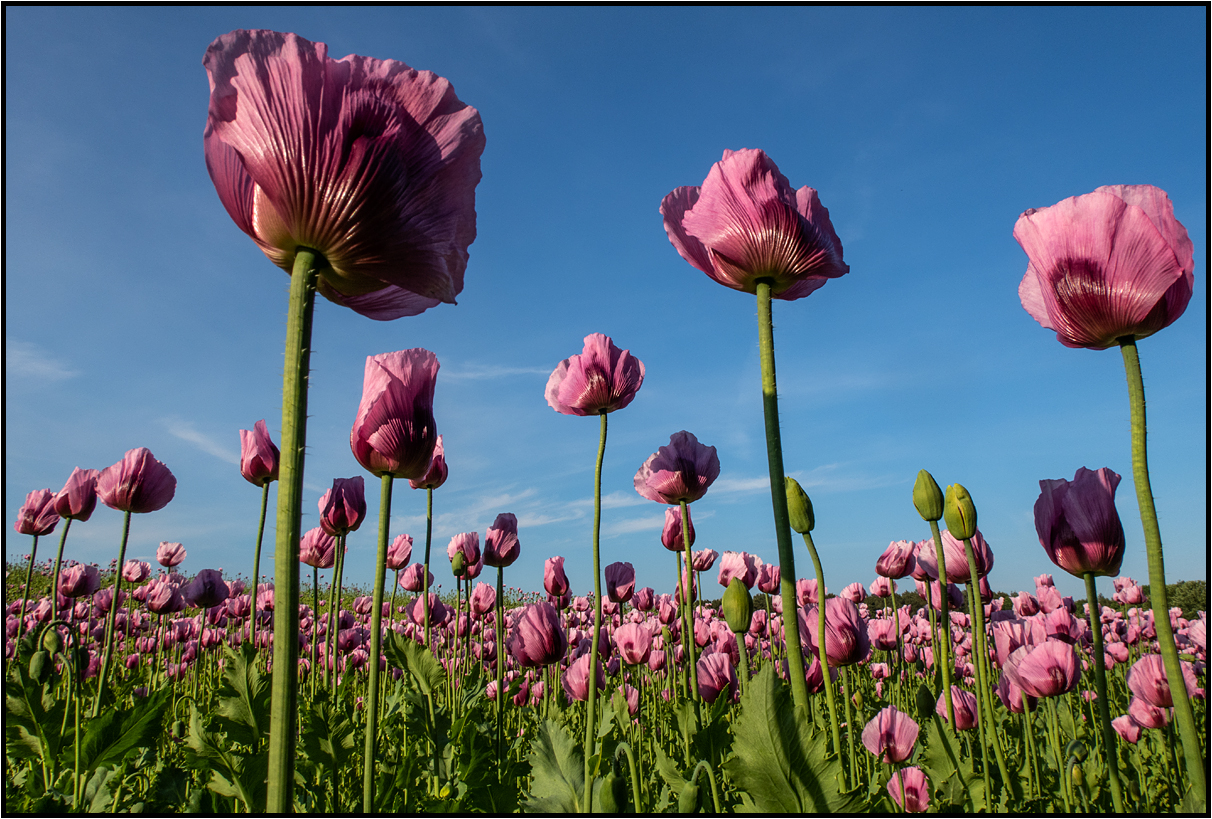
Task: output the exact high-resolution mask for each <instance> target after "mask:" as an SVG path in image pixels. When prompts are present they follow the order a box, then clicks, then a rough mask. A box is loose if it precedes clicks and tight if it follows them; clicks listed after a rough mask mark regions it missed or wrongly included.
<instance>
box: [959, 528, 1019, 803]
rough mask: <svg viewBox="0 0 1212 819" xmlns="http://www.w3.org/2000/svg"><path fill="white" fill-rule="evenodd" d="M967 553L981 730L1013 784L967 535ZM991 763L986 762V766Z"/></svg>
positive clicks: (1005, 780)
mask: <svg viewBox="0 0 1212 819" xmlns="http://www.w3.org/2000/svg"><path fill="white" fill-rule="evenodd" d="M964 556H965V557H967V558H968V577H969V581H968V613H969V616H970V617H971V618H972V623H973V626H972V631H973V635H974V636H975V638H976V639H975V640H974V642H975V644H976V645H974V646H973V653H974V654H975V659H976V673H977V680H978V681H979V683H978V690H977V692H976V694H977V704H978V707H980V708H983V709H984V711H985V716H986V717H987V718H988V720H989V721H988V723H987V724H986V723H984V722H983V721H982V723H981V732H982V733H983V734H984V735H986V736H988V737H989V738H990V740H991V741H990V742H988V743H987V744H986V746H985V747H986V748H987V747H988V746H989V745H992V746H993V755H994V757H995V758H996V760H997V771H998V773H999V774H1001V777H1002V787H1003V788H1009V787H1010V774H1009V773H1008V772H1007V770H1006V755H1005V752H1004V751H1002V740H1001V737H1000V736H998V734H999V731H998V730H997V727H996V726H995V725H994V724H993V692H992V689H991V687H990V684H989V677H990V674H989V649H988V648H987V647H986V643H985V639H986V634H985V601H984V600H982V599H981V586H980V578H979V577H978V576H977V573H976V553H975V552H973V551H972V539H971V538H964ZM987 766H988V763H987V762H986V767H987Z"/></svg>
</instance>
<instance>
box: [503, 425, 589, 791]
mask: <svg viewBox="0 0 1212 819" xmlns="http://www.w3.org/2000/svg"><path fill="white" fill-rule="evenodd" d="M601 418H602V426H601V431H600V433H599V434H598V463H597V466H596V467H595V468H594V472H593V646H592V647H590V649H589V683H588V685H589V693H588V697H587V698H586V700H585V805H584V807H583V808H582V811H583V812H584V813H592V812H593V774H592V772H591V771H590V769H589V758H590V757H591V756H593V749H594V745H595V737H596V735H597V732H598V724H597V719H596V715H597V711H596V708H597V701H598V634H599V632H601V630H602V566H601V558H600V555H599V552H598V539H599V538H598V536H599V535H600V533H601V531H602V461H603V460H604V459H605V457H606V413H605V412H603V413H602V414H601ZM497 662H502V659H501V658H498V659H497ZM497 696H498V697H500V696H501V693H500V691H498V692H497Z"/></svg>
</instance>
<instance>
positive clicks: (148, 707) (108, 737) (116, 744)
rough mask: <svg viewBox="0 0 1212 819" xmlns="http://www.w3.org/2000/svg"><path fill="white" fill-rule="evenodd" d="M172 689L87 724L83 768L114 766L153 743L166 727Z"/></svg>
mask: <svg viewBox="0 0 1212 819" xmlns="http://www.w3.org/2000/svg"><path fill="white" fill-rule="evenodd" d="M168 699H169V691H168V690H167V689H164V690H161V691H158V692H156V694H155V695H153V696H152V697H150V698H148V699H147V701H145V702H142V703H139V704H138V705H136V706H135V707H133V708H130V709H110V710H108V711H103V712H102V713H101V715H100V716H98V717H97V718H96V719H94V720H92V721H91V722H89V724H88V728H87V730H86V731H85V732H84V739H83V741H82V742H81V744H80V745H81V747H80V770H81V772H82V773H85V774H87V773H89V772H91V771H94V770H97V769H99V768H109V769H114V768H117V767H118V766H119V765H121V764H122V763H123V762H124V761H126V760H127V759H128V758H129V757H130V756H132V755H133V754H134V752H136V751H139V750H142V749H143V748H145V747H147V746H150V745H152V744H153V742H154V740H155V738H156V736H157V735H159V734H160V733H161V731H162V730H163V728H164V715H165V713H166V712H167V710H168Z"/></svg>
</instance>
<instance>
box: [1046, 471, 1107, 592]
mask: <svg viewBox="0 0 1212 819" xmlns="http://www.w3.org/2000/svg"><path fill="white" fill-rule="evenodd" d="M1119 481H1120V476H1119V475H1117V474H1115V473H1114V472H1112V471H1111V470H1110V469H1107V468H1106V467H1103V468H1102V469H1100V470H1098V471H1097V472H1093V471H1091V470H1089V469H1086V468H1085V467H1081V468H1080V469H1078V470H1077V474H1076V475H1074V476H1073V480H1072V481H1067V480H1064V479H1063V478H1062V479H1059V480H1044V481H1040V482H1039V488H1040V495H1039V499H1038V500H1037V501H1036V502H1035V531H1036V533H1037V534H1038V535H1039V542H1040V544H1041V545H1042V546H1043V547H1044V551H1046V552H1047V553H1048V557H1049V558H1051V560H1052V562H1053V563H1055V564H1056V565H1057V566H1060V567H1061V568H1062V569H1064V570H1065V571H1067V572H1068V573H1069V574H1072V575H1074V576H1076V577H1084V576H1085V575H1086V573H1087V572H1089V573H1091V574H1095V575H1104V576H1106V575H1116V574H1119V565H1120V563H1122V562H1123V559H1124V527H1123V525H1122V524H1121V523H1120V520H1119V512H1117V511H1116V509H1115V488H1116V487H1117V486H1119Z"/></svg>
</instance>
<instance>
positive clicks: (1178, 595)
mask: <svg viewBox="0 0 1212 819" xmlns="http://www.w3.org/2000/svg"><path fill="white" fill-rule="evenodd" d="M1144 588H1145V594H1146V595H1148V594H1149V587H1148V586H1145V587H1144ZM1166 600H1167V602H1169V604H1170V606H1171V608H1175V607H1177V608H1180V609H1182V610H1183V617H1185V618H1187V619H1188V620H1192V619H1194V618H1195V617H1196V616H1198V614H1199V612H1201V611H1207V610H1208V581H1206V580H1180V581H1178V582H1177V583H1167V584H1166Z"/></svg>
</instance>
